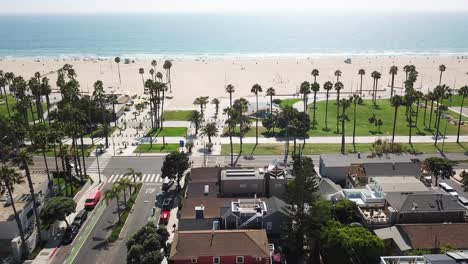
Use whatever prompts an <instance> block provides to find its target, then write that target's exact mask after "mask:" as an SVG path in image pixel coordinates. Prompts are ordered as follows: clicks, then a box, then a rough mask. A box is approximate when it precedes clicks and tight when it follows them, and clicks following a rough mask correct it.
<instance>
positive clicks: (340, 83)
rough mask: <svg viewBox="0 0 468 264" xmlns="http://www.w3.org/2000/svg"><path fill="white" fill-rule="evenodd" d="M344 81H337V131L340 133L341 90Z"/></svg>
mask: <svg viewBox="0 0 468 264" xmlns="http://www.w3.org/2000/svg"><path fill="white" fill-rule="evenodd" d="M343 88H344V86H343V83H342V82H340V81H338V82H336V83H335V90H336V133H337V134H339V133H340V128H339V123H340V122H339V121H340V91H341V90H343Z"/></svg>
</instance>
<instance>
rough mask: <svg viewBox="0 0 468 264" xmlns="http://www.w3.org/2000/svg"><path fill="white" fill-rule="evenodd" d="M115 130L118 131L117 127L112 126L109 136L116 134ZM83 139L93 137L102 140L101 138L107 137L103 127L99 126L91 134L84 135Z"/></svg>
mask: <svg viewBox="0 0 468 264" xmlns="http://www.w3.org/2000/svg"><path fill="white" fill-rule="evenodd" d="M115 130H116V128H115V127H113V126H110V127H109V130H108V133H107V136H109V137H110V136H111V135H112V134H113V133H114V131H115ZM83 137H85V138H91V137H94V138H100V137H105V133H104V131H103V129H102V127H101V126H99V127H98V128H96V129H95V130H94V131H91V132H90V133H88V134H86V135H84V136H83Z"/></svg>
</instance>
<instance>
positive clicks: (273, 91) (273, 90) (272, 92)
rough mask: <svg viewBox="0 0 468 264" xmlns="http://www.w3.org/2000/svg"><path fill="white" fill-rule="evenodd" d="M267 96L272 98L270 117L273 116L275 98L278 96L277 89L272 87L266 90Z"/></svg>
mask: <svg viewBox="0 0 468 264" xmlns="http://www.w3.org/2000/svg"><path fill="white" fill-rule="evenodd" d="M266 95H267V96H270V115H272V114H273V96H275V95H276V91H275V88H273V87H270V88H268V89H267V90H266Z"/></svg>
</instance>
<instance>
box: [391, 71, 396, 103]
mask: <svg viewBox="0 0 468 264" xmlns="http://www.w3.org/2000/svg"><path fill="white" fill-rule="evenodd" d="M394 85H395V74H393V73H392V87H391V88H390V98H392V97H393V89H394V88H393V86H394Z"/></svg>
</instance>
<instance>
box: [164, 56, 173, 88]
mask: <svg viewBox="0 0 468 264" xmlns="http://www.w3.org/2000/svg"><path fill="white" fill-rule="evenodd" d="M171 67H172V62H171V61H170V60H166V61H165V62H164V65H163V69H165V70H166V82H167V83H168V84H169V91H170V92H171V93H172V84H171Z"/></svg>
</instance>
